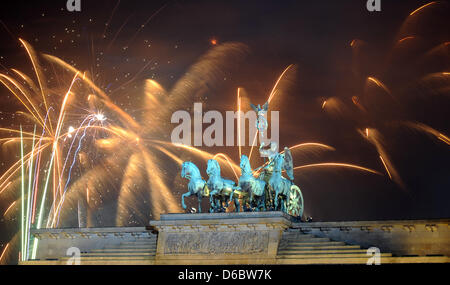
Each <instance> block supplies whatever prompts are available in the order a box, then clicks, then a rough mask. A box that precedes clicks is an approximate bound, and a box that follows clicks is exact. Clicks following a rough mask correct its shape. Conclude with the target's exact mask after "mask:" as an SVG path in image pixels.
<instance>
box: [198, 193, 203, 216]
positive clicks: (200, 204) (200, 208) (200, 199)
mask: <svg viewBox="0 0 450 285" xmlns="http://www.w3.org/2000/svg"><path fill="white" fill-rule="evenodd" d="M197 197H198V213H201V212H202V194H201V193H200V194H197Z"/></svg>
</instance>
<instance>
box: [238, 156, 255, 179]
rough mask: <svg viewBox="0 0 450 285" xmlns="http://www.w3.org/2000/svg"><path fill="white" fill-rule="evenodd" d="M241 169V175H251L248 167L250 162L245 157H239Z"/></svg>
mask: <svg viewBox="0 0 450 285" xmlns="http://www.w3.org/2000/svg"><path fill="white" fill-rule="evenodd" d="M239 166H240V167H241V173H242V174H243V175H244V174H251V173H252V167H251V166H250V160H249V159H248V157H247V156H246V155H244V154H243V155H242V156H241V163H240V165H239Z"/></svg>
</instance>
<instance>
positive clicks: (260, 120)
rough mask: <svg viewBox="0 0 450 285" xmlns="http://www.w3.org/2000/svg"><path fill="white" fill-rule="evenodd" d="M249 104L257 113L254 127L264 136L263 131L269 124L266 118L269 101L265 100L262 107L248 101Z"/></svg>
mask: <svg viewBox="0 0 450 285" xmlns="http://www.w3.org/2000/svg"><path fill="white" fill-rule="evenodd" d="M250 106H251V107H252V109H253V110H254V111H255V112H256V115H257V119H256V128H257V129H258V131H259V133H260V135H261V136H264V132H265V131H266V130H267V127H268V126H269V124H268V123H267V119H266V115H267V111H268V110H269V102H266V103H265V104H264V105H263V106H262V108H261V106H260V105H258V106H255V105H253V104H252V103H250Z"/></svg>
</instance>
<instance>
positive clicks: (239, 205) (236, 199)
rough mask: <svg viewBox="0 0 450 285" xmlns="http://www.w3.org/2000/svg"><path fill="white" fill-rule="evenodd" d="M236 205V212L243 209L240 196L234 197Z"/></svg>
mask: <svg viewBox="0 0 450 285" xmlns="http://www.w3.org/2000/svg"><path fill="white" fill-rule="evenodd" d="M234 207H235V208H236V209H235V211H236V212H240V211H241V204H239V198H234Z"/></svg>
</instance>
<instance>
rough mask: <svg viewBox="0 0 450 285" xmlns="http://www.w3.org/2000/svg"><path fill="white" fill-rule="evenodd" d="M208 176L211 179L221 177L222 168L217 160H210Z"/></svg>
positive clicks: (207, 168)
mask: <svg viewBox="0 0 450 285" xmlns="http://www.w3.org/2000/svg"><path fill="white" fill-rule="evenodd" d="M206 174H208V176H209V177H211V176H219V177H220V166H219V163H218V162H217V160H215V159H210V160H208V164H207V167H206Z"/></svg>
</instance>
